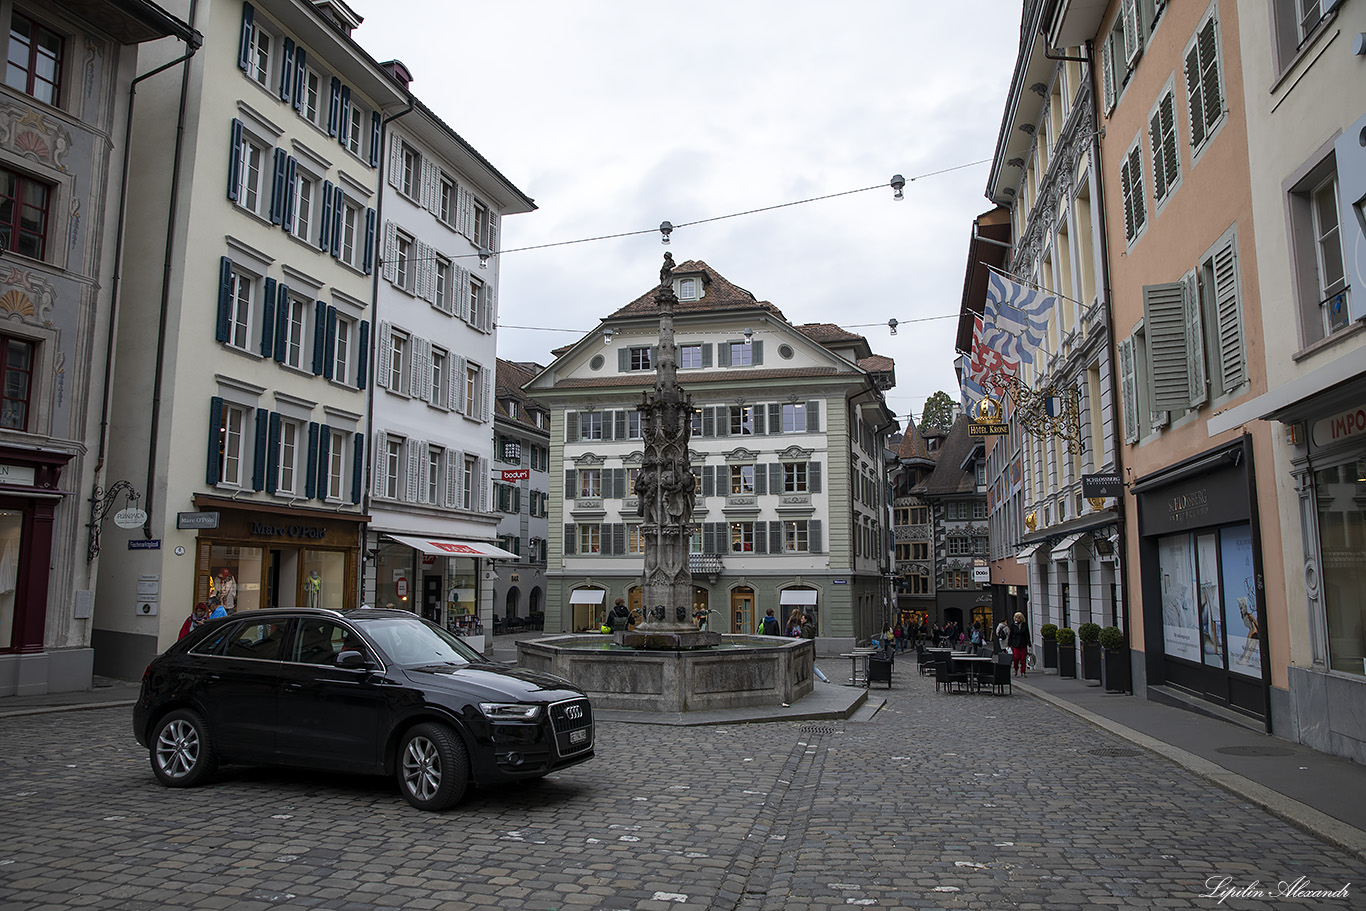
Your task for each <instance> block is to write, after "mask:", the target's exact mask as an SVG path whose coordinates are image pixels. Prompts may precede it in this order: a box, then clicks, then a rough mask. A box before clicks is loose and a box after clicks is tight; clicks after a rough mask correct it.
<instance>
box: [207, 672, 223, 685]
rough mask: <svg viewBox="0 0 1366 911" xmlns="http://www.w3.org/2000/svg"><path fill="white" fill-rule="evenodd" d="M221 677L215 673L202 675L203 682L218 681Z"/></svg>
mask: <svg viewBox="0 0 1366 911" xmlns="http://www.w3.org/2000/svg"><path fill="white" fill-rule="evenodd" d="M222 679H223V678H222V677H220V676H218V675H217V674H206V675H205V676H204V682H205V683H217V682H218V681H220V680H222Z"/></svg>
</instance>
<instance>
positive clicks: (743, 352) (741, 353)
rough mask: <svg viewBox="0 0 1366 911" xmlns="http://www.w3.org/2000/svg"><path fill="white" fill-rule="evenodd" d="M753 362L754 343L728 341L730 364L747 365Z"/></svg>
mask: <svg viewBox="0 0 1366 911" xmlns="http://www.w3.org/2000/svg"><path fill="white" fill-rule="evenodd" d="M753 363H754V345H753V344H752V343H751V342H731V343H730V365H731V366H732V367H749V366H752V365H753Z"/></svg>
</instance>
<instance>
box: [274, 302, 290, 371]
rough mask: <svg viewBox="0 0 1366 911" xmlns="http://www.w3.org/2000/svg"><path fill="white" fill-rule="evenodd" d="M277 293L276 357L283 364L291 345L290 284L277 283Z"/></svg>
mask: <svg viewBox="0 0 1366 911" xmlns="http://www.w3.org/2000/svg"><path fill="white" fill-rule="evenodd" d="M275 295H276V299H275V359H276V360H277V361H279V362H280V363H282V364H283V363H284V362H285V356H286V354H287V353H288V351H287V348H288V345H289V285H286V284H285V283H284V282H280V283H279V284H277V285H276V286H275Z"/></svg>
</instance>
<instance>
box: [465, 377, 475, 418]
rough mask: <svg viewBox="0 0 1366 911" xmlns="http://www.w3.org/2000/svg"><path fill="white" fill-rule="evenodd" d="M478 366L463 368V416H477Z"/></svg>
mask: <svg viewBox="0 0 1366 911" xmlns="http://www.w3.org/2000/svg"><path fill="white" fill-rule="evenodd" d="M478 409H479V368H478V367H474V366H469V367H466V368H465V412H464V413H465V416H466V417H471V418H477V417H478V416H479V410H478Z"/></svg>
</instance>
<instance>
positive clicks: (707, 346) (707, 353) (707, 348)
mask: <svg viewBox="0 0 1366 911" xmlns="http://www.w3.org/2000/svg"><path fill="white" fill-rule="evenodd" d="M702 366H703V367H710V366H711V342H703V343H702Z"/></svg>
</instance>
